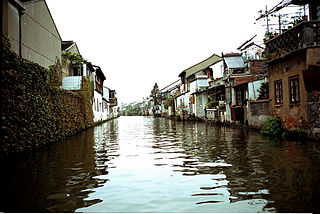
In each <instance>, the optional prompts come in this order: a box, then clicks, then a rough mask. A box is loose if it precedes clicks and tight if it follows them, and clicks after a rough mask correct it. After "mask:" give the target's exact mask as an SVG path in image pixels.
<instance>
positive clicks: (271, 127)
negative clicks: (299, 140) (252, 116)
mask: <svg viewBox="0 0 320 214" xmlns="http://www.w3.org/2000/svg"><path fill="white" fill-rule="evenodd" d="M261 133H262V134H263V135H266V136H269V137H274V138H283V139H284V138H286V137H287V135H288V133H287V131H286V130H285V129H284V128H283V127H282V124H281V119H280V117H279V116H276V117H270V118H269V119H268V120H267V122H266V123H265V124H264V126H263V128H262V130H261Z"/></svg>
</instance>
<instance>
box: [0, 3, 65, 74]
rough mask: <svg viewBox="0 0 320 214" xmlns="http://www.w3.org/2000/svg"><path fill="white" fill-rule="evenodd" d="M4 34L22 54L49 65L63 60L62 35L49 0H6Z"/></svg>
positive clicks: (3, 13)
mask: <svg viewBox="0 0 320 214" xmlns="http://www.w3.org/2000/svg"><path fill="white" fill-rule="evenodd" d="M1 4H2V5H1V6H2V7H1V8H2V11H1V22H2V25H1V26H2V28H1V34H2V35H4V36H6V37H7V38H8V39H9V40H10V42H11V49H12V50H13V51H14V52H16V53H17V54H18V55H19V56H21V57H22V58H25V59H28V60H30V61H33V62H35V63H38V64H39V65H41V66H43V67H45V68H48V67H49V66H50V65H54V64H56V63H57V62H58V61H60V60H61V36H60V34H59V31H58V29H57V27H56V25H55V22H54V20H53V18H52V16H51V13H50V10H49V8H48V5H47V3H46V1H45V0H39V1H31V0H20V1H19V0H2V1H1Z"/></svg>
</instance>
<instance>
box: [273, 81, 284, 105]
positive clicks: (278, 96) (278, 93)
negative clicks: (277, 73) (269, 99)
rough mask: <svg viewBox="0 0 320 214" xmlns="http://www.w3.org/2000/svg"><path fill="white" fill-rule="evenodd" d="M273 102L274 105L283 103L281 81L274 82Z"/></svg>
mask: <svg viewBox="0 0 320 214" xmlns="http://www.w3.org/2000/svg"><path fill="white" fill-rule="evenodd" d="M274 102H275V104H282V103H283V87H282V80H275V81H274Z"/></svg>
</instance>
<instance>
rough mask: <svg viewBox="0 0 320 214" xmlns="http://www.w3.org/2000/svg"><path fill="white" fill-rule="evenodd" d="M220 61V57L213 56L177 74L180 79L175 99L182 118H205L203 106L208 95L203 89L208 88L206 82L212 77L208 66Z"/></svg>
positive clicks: (178, 112)
mask: <svg viewBox="0 0 320 214" xmlns="http://www.w3.org/2000/svg"><path fill="white" fill-rule="evenodd" d="M221 60H222V59H221V57H220V56H218V55H216V54H213V55H212V56H210V57H209V58H207V59H205V60H203V61H202V62H200V63H198V64H196V65H194V66H191V67H190V68H188V69H186V70H184V71H182V72H181V73H180V74H179V77H180V78H181V86H180V95H179V96H178V97H177V98H176V112H177V114H178V115H180V116H182V117H184V118H186V117H188V116H189V115H190V116H195V117H199V118H204V117H205V104H206V103H207V102H208V94H207V91H206V90H205V89H207V87H209V83H208V80H209V79H210V78H211V77H212V76H213V70H212V68H211V67H210V66H213V65H214V64H216V63H218V62H219V61H221Z"/></svg>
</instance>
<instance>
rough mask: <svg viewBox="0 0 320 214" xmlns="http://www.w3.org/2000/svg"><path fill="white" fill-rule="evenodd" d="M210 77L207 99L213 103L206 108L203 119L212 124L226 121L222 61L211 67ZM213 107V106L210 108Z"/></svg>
mask: <svg viewBox="0 0 320 214" xmlns="http://www.w3.org/2000/svg"><path fill="white" fill-rule="evenodd" d="M211 69H212V74H213V75H212V77H211V78H210V80H209V88H208V98H209V100H212V101H211V102H214V101H216V102H215V104H210V103H208V104H210V106H206V110H205V118H206V119H208V120H212V121H214V122H222V123H224V122H225V121H226V108H225V83H224V80H223V60H221V61H219V62H218V63H216V64H214V65H213V66H211ZM212 105H213V106H212Z"/></svg>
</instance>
